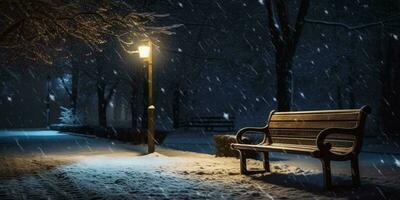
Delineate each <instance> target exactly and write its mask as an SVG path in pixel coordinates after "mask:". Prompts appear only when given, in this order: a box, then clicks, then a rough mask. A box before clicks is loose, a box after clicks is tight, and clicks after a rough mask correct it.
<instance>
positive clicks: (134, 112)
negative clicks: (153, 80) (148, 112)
mask: <svg viewBox="0 0 400 200" xmlns="http://www.w3.org/2000/svg"><path fill="white" fill-rule="evenodd" d="M131 84H132V87H131V117H132V120H131V123H132V128H137V106H136V88H135V85H134V83H133V80H132V83H131Z"/></svg>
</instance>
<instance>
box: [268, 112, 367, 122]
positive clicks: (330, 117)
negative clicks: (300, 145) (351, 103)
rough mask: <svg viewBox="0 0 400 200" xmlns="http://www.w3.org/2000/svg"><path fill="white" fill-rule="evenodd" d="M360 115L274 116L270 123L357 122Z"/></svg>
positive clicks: (354, 113)
mask: <svg viewBox="0 0 400 200" xmlns="http://www.w3.org/2000/svg"><path fill="white" fill-rule="evenodd" d="M359 115H360V113H358V112H351V113H330V114H327V113H323V114H296V115H275V114H274V115H272V117H271V119H270V121H348V120H353V121H357V120H358V117H359Z"/></svg>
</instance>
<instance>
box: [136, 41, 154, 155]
mask: <svg viewBox="0 0 400 200" xmlns="http://www.w3.org/2000/svg"><path fill="white" fill-rule="evenodd" d="M152 51H153V47H152V43H151V41H150V40H146V41H144V42H143V44H142V45H140V46H139V47H138V51H135V53H139V58H142V59H143V60H144V61H145V62H146V63H147V81H148V83H147V87H148V93H147V94H148V107H147V152H148V153H153V152H154V150H155V145H154V130H155V116H154V111H155V107H154V105H153V52H152Z"/></svg>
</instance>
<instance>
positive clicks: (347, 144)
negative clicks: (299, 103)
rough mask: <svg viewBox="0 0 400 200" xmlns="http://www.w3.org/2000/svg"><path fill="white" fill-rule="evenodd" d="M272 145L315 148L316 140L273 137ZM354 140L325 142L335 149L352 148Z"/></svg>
mask: <svg viewBox="0 0 400 200" xmlns="http://www.w3.org/2000/svg"><path fill="white" fill-rule="evenodd" d="M270 139H271V140H272V145H274V144H276V143H278V144H280V143H285V144H295V145H304V146H312V147H315V146H316V144H315V139H313V138H283V137H271V138H270ZM353 141H354V140H341V139H327V140H325V142H328V143H331V144H332V146H333V147H351V146H353Z"/></svg>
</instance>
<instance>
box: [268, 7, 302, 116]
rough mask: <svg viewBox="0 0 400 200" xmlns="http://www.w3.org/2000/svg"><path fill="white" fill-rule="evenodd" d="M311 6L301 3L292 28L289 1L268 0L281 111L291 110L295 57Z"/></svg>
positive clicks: (269, 23)
mask: <svg viewBox="0 0 400 200" xmlns="http://www.w3.org/2000/svg"><path fill="white" fill-rule="evenodd" d="M309 5H310V1H309V0H301V1H300V6H299V11H298V14H297V18H296V21H295V24H294V26H292V25H291V24H290V23H289V21H290V20H289V12H288V9H287V1H281V0H267V1H266V3H265V6H266V8H267V11H268V27H269V31H270V34H271V37H272V43H273V45H274V47H275V68H276V98H277V101H278V108H277V109H278V110H279V111H285V110H290V108H291V105H290V104H291V98H292V97H291V93H292V91H291V88H290V87H291V85H292V67H293V57H294V55H295V52H296V47H297V43H298V42H299V39H300V36H301V32H302V30H303V27H304V22H305V21H304V19H305V16H306V15H307V12H308V8H309Z"/></svg>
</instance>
